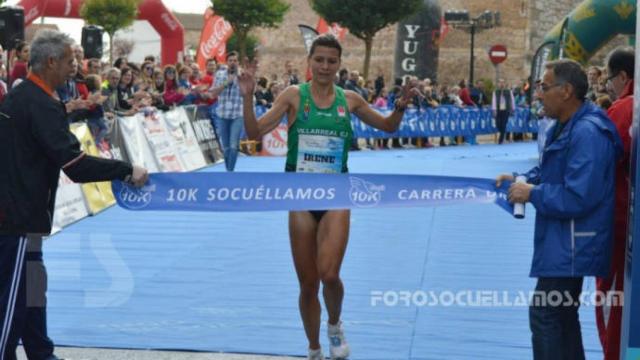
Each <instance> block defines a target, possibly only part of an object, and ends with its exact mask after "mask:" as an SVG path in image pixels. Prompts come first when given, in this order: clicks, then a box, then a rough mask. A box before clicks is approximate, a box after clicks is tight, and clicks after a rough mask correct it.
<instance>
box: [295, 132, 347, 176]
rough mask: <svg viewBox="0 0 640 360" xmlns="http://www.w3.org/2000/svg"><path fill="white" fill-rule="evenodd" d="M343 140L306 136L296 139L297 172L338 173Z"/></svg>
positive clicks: (302, 135)
mask: <svg viewBox="0 0 640 360" xmlns="http://www.w3.org/2000/svg"><path fill="white" fill-rule="evenodd" d="M343 150H344V139H342V138H339V137H336V136H324V135H306V134H301V135H300V136H299V138H298V159H297V166H296V171H297V172H309V173H340V172H342V152H343Z"/></svg>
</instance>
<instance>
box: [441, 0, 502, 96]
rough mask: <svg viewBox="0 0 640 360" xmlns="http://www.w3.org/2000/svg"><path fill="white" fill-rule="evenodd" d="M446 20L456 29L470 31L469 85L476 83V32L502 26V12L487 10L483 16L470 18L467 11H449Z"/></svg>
mask: <svg viewBox="0 0 640 360" xmlns="http://www.w3.org/2000/svg"><path fill="white" fill-rule="evenodd" d="M444 20H445V21H446V22H447V23H448V24H449V25H451V26H453V27H454V28H460V29H464V30H468V31H469V33H470V34H471V57H470V59H469V83H470V84H473V83H474V81H473V79H474V63H475V55H474V52H475V51H474V50H475V45H476V44H475V42H476V32H478V31H482V30H486V29H491V28H494V27H496V26H500V12H499V11H495V12H494V11H489V10H485V11H484V12H483V13H482V14H480V15H478V16H477V17H475V18H471V17H470V16H469V12H468V11H467V10H462V11H457V10H447V11H445V13H444Z"/></svg>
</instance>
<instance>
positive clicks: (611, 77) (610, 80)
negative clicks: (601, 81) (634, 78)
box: [607, 73, 620, 83]
mask: <svg viewBox="0 0 640 360" xmlns="http://www.w3.org/2000/svg"><path fill="white" fill-rule="evenodd" d="M618 75H620V73H616V74H614V75H611V76H609V77H607V83H610V82H612V81H613V79H614V78H615V77H616V76H618Z"/></svg>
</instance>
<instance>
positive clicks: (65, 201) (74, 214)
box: [51, 171, 89, 233]
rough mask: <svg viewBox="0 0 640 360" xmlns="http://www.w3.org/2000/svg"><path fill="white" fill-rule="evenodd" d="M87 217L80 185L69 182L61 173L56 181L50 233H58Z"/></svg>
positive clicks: (87, 211) (87, 212)
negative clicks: (54, 204) (54, 205)
mask: <svg viewBox="0 0 640 360" xmlns="http://www.w3.org/2000/svg"><path fill="white" fill-rule="evenodd" d="M87 216H89V210H87V204H86V203H85V200H84V194H83V193H82V187H81V186H80V184H76V183H74V182H73V181H71V179H69V177H67V175H65V174H64V173H63V172H62V171H61V172H60V178H59V180H58V192H57V193H56V207H55V210H54V212H53V228H52V231H51V232H52V233H54V232H58V231H60V230H61V229H62V228H63V227H65V226H67V225H69V224H72V223H74V222H76V221H78V220H80V219H83V218H85V217H87Z"/></svg>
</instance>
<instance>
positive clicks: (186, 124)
mask: <svg viewBox="0 0 640 360" xmlns="http://www.w3.org/2000/svg"><path fill="white" fill-rule="evenodd" d="M162 115H163V116H164V120H165V125H166V126H167V132H168V134H169V136H170V137H171V139H172V140H173V142H174V144H175V146H176V151H177V152H178V156H179V157H180V160H181V162H182V164H183V165H184V171H193V170H197V169H201V168H203V167H205V166H207V163H206V161H205V160H204V156H203V155H202V151H200V146H199V144H198V139H197V138H196V135H195V133H194V131H193V128H192V127H191V121H189V117H188V116H187V113H186V112H185V109H184V108H182V107H178V108H175V109H173V110H171V111H167V112H165V113H164V114H162Z"/></svg>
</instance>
